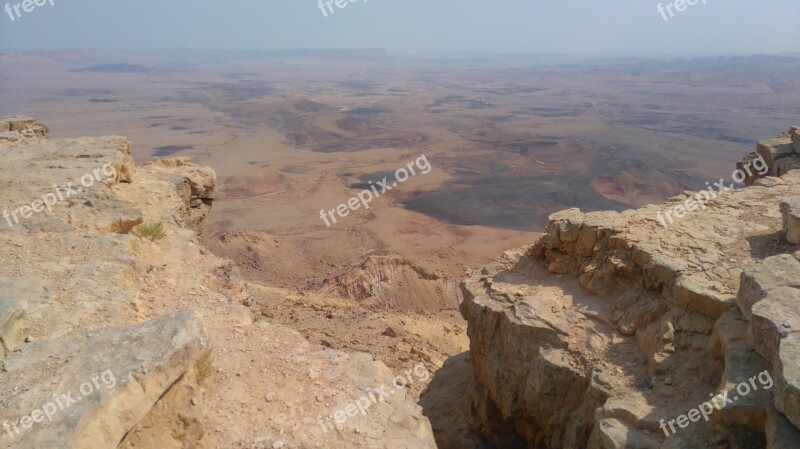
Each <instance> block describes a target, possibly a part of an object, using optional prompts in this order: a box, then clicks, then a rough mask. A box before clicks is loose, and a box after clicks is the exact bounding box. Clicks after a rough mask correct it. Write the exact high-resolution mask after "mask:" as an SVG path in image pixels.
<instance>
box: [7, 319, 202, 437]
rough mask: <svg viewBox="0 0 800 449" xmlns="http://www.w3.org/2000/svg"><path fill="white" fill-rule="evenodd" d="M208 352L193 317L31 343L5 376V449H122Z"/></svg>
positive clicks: (198, 322)
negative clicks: (138, 425)
mask: <svg viewBox="0 0 800 449" xmlns="http://www.w3.org/2000/svg"><path fill="white" fill-rule="evenodd" d="M207 346H208V338H207V336H206V331H205V328H204V325H203V323H202V321H201V320H200V318H199V317H198V316H197V315H196V314H195V313H194V312H177V313H173V314H170V315H166V316H163V317H161V318H157V319H155V320H152V321H148V322H145V323H141V324H136V325H132V326H127V327H110V328H104V329H101V330H96V331H93V332H91V333H83V334H77V335H74V336H70V337H67V338H62V339H58V340H44V341H39V342H34V343H30V344H26V345H24V346H22V347H21V348H19V350H18V351H17V352H15V353H13V354H12V356H11V357H9V358H8V359H6V360H5V362H4V364H3V371H2V373H1V374H0V386H2V387H0V406H2V407H0V410H2V411H1V412H0V414H2V415H3V416H2V417H1V418H2V420H8V422H9V423H12V424H13V425H12V426H11V427H10V429H11V430H6V433H5V434H4V435H2V438H5V439H6V441H5V442H4V444H3V447H5V448H8V449H39V448H44V447H58V448H63V449H97V448H113V447H117V445H118V444H119V442H120V441H121V440H122V439H123V437H125V435H126V433H127V432H128V431H129V430H130V429H131V428H132V427H133V426H134V425H135V424H136V423H137V422H139V421H140V420H141V419H142V418H143V417H144V416H145V415H146V414H147V413H148V412H149V411H150V410H151V408H152V407H153V405H154V404H155V403H156V402H157V401H158V400H159V398H161V397H162V395H164V394H165V393H166V392H168V391H169V390H170V388H171V387H172V386H173V385H175V383H176V382H177V381H179V380H180V379H182V378H183V376H185V375H186V374H187V372H189V371H190V370H191V369H192V368H193V366H194V363H195V361H196V360H197V359H198V357H199V356H200V355H201V354H202V353H203V352H204V350H205V349H206V348H207ZM56 399H58V401H56ZM31 420H33V422H31Z"/></svg>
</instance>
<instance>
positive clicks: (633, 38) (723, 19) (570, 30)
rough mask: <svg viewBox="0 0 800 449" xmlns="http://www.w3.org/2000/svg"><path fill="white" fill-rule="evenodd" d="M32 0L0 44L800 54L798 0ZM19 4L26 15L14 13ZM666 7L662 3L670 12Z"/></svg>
mask: <svg viewBox="0 0 800 449" xmlns="http://www.w3.org/2000/svg"><path fill="white" fill-rule="evenodd" d="M26 1H29V2H33V1H34V0H26ZM35 1H38V2H40V3H42V2H44V4H43V5H42V6H35V5H33V6H34V9H33V10H32V11H30V12H25V11H24V9H23V8H22V5H21V3H22V0H12V1H8V2H4V0H0V7H2V8H3V9H5V8H6V7H8V9H9V11H10V13H9V12H6V11H5V10H3V11H0V13H1V14H2V15H0V51H2V52H12V51H28V50H56V49H89V48H107V49H174V48H196V49H250V50H291V49H297V48H310V49H329V48H385V49H387V50H388V51H389V52H391V53H394V54H423V53H446V52H461V51H476V52H491V53H564V54H575V55H612V54H613V55H641V56H648V55H649V56H658V55H698V56H701V55H703V56H704V55H721V54H754V53H783V52H800V26H798V25H800V1H799V0H724V1H723V0H691V1H696V3H697V4H696V5H694V6H689V5H683V8H682V9H684V10H683V11H682V12H679V11H677V9H676V6H677V5H673V2H683V1H684V0H670V1H665V0H662V1H661V2H659V1H657V0H493V1H479V0H461V1H457V0H354V1H352V2H349V1H345V0H339V2H340V3H341V4H345V5H346V6H345V7H344V8H342V9H339V8H338V7H337V6H336V3H335V2H334V3H333V4H332V5H331V6H332V8H333V10H334V12H333V13H331V12H330V10H327V11H326V12H327V14H328V15H327V17H326V16H325V15H324V14H323V11H322V10H321V9H320V8H319V7H318V0H227V1H225V0H35ZM323 1H325V0H323ZM704 1H705V3H703V2H704ZM51 2H52V4H51ZM17 4H20V7H19V8H18V11H19V13H20V15H19V17H18V16H17V14H16V13H15V12H14V6H15V5H17ZM659 5H663V6H664V15H663V16H662V14H660V13H659V12H658V6H659ZM667 5H670V7H671V8H670V9H671V10H672V12H673V13H674V17H670V14H669V12H668V10H667V8H666V7H667ZM30 6H31V5H29V7H30ZM323 7H324V5H323ZM12 16H13V17H14V20H13V21H12V20H11V17H12ZM664 16H666V17H667V19H668V20H664Z"/></svg>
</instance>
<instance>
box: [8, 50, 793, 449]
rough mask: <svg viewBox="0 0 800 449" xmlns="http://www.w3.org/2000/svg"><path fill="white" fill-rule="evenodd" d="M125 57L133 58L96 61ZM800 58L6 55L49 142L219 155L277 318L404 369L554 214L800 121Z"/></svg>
mask: <svg viewBox="0 0 800 449" xmlns="http://www.w3.org/2000/svg"><path fill="white" fill-rule="evenodd" d="M110 60H114V61H124V62H125V63H126V64H130V65H123V64H120V65H114V66H106V67H103V66H100V67H97V66H98V64H101V63H105V62H107V61H110ZM85 67H89V69H88V70H81V71H77V70H76V69H81V68H85ZM799 69H800V63H798V59H791V58H780V57H763V58H759V57H751V58H734V57H731V58H722V59H709V60H674V61H671V62H660V61H654V60H653V61H649V60H633V59H613V60H611V59H609V60H602V61H601V60H598V61H591V62H587V61H579V60H575V61H571V60H566V61H560V62H558V63H556V62H553V61H549V60H548V61H544V62H540V61H527V60H518V59H515V58H508V59H500V60H499V61H492V62H487V61H483V60H480V59H479V60H467V59H466V57H464V58H461V57H456V56H453V58H452V60H447V62H442V61H437V62H434V61H432V60H426V59H422V58H405V59H404V58H395V57H390V56H388V55H386V54H384V53H382V52H380V51H365V52H363V53H359V52H354V53H347V54H344V55H340V54H337V53H333V54H327V53H321V54H313V55H306V54H295V53H286V54H256V53H248V52H242V53H240V54H223V53H215V52H198V53H196V54H195V53H186V54H183V53H182V54H180V55H172V54H169V53H164V54H155V55H145V54H139V53H135V52H131V53H113V54H109V53H107V52H59V53H28V54H5V55H2V56H0V73H2V74H3V75H2V79H1V80H0V81H1V82H2V85H0V86H2V87H0V105H1V106H0V109H2V110H1V111H0V115H6V114H16V113H20V114H27V115H31V116H35V117H36V118H37V119H38V120H39V121H40V122H41V123H45V124H47V125H48V126H49V127H50V129H51V130H52V131H51V135H50V136H51V138H62V137H79V136H95V135H108V134H117V135H123V136H127V137H130V139H131V140H132V142H133V157H134V159H135V160H136V162H137V163H143V162H146V161H148V160H151V159H153V158H156V157H167V156H169V157H176V156H185V157H188V158H190V159H191V160H192V162H194V163H196V164H198V165H201V166H210V167H213V168H214V170H216V173H217V176H218V180H219V186H220V196H219V198H217V199H216V200H215V201H214V207H213V209H212V212H211V215H210V216H209V217H208V219H207V220H206V222H205V224H204V227H203V238H204V242H205V244H206V245H207V246H208V247H209V248H210V249H211V251H212V252H214V253H215V254H217V255H220V256H222V257H226V258H229V259H232V260H233V261H235V262H236V263H237V265H238V266H239V268H240V269H241V271H242V272H243V273H244V275H245V277H246V278H247V280H248V281H249V282H250V283H251V284H252V287H253V289H254V290H255V291H256V292H257V293H258V295H257V306H258V308H260V310H261V316H260V317H259V319H263V320H270V321H274V322H277V323H280V324H285V325H287V326H289V327H291V328H293V329H296V330H298V331H299V332H301V333H302V334H303V335H304V336H305V337H307V338H308V339H309V341H311V342H312V343H322V344H323V345H324V346H327V347H332V348H336V349H344V350H348V351H351V350H352V351H364V352H368V353H371V354H373V355H374V356H375V357H377V358H379V359H380V360H382V361H383V362H385V363H386V364H387V365H388V366H389V367H390V368H392V369H394V370H397V371H401V370H404V369H405V368H406V367H407V366H408V365H409V364H410V363H412V361H413V362H424V363H427V364H430V365H431V366H434V367H436V368H438V367H441V365H442V364H443V363H444V361H445V360H446V359H448V358H450V357H452V356H455V355H458V354H461V353H464V352H465V351H467V350H468V344H469V342H468V339H467V336H466V323H465V322H464V320H463V319H462V318H461V316H460V314H459V312H458V304H459V301H460V299H461V298H460V295H461V292H460V291H459V289H458V284H459V283H460V282H461V281H462V280H463V279H464V278H465V277H466V276H467V275H468V274H469V273H470V272H471V271H472V270H474V269H475V268H476V267H479V266H481V265H483V264H486V263H488V262H489V261H491V260H493V259H494V258H496V257H497V256H498V255H499V254H501V253H502V252H503V251H505V250H508V249H511V248H517V247H520V246H522V245H526V244H531V243H532V242H533V241H534V240H535V239H536V237H537V236H538V235H539V233H540V232H541V231H542V230H543V227H544V225H545V224H546V223H547V217H548V216H549V215H550V214H551V213H554V212H556V211H559V210H562V209H567V208H571V207H579V208H580V209H581V210H582V211H595V210H618V211H621V210H624V209H628V208H631V207H637V206H642V205H645V204H652V203H661V202H663V201H664V200H665V199H667V198H669V197H672V196H674V195H677V194H680V193H682V192H683V191H685V190H702V189H704V188H705V183H706V182H707V181H708V182H714V181H717V180H719V179H720V178H724V179H726V180H728V179H730V176H731V171H732V168H733V167H734V166H735V163H736V161H738V160H740V159H741V157H742V155H743V154H746V153H748V152H750V151H752V149H753V147H754V145H755V141H756V140H758V139H760V138H768V137H769V136H772V135H775V134H776V133H777V132H780V131H782V130H783V129H784V128H785V127H786V125H787V124H790V123H795V122H797V121H798V120H797V117H798V112H800V111H798V108H797V105H799V104H800V79H799V78H798V77H797V74H798V70H799ZM720 74H724V75H725V76H720ZM421 156H425V157H426V159H427V161H429V162H430V166H431V170H430V172H429V173H426V174H423V173H417V174H416V175H415V176H412V177H410V178H409V179H408V180H407V181H405V182H397V186H396V187H394V188H392V189H391V191H390V192H387V193H386V195H385V196H382V197H381V198H378V199H376V200H374V201H373V202H372V203H371V204H370V208H369V210H364V209H363V208H362V209H360V210H358V211H355V212H353V213H350V214H349V216H347V217H342V218H339V221H338V222H337V223H333V224H332V225H331V226H327V225H326V223H325V222H324V221H323V220H322V219H321V218H320V211H321V210H325V211H328V210H332V209H335V208H336V207H337V206H338V205H340V204H343V203H346V202H347V201H348V199H349V198H351V197H353V196H355V195H357V194H358V193H359V192H360V191H362V190H363V189H365V188H368V186H369V182H370V181H373V182H374V181H380V180H382V179H383V178H384V177H388V179H389V181H393V179H394V178H393V177H394V173H395V171H396V170H397V169H399V168H402V167H406V166H407V164H408V163H409V162H412V161H415V160H417V159H418V158H420V157H421ZM395 181H396V180H395ZM376 285H378V286H380V288H379V289H376V288H375V286H376ZM456 365H457V364H453V365H451V369H465V368H464V367H462V366H460V365H457V366H456ZM460 387H463V386H458V385H454V386H452V388H454V389H457V388H460ZM422 388H423V386H419V387H418V388H417V389H416V390H415V391H414V394H417V395H418V394H419V393H420V392H421V390H422ZM453 397H459V396H458V395H455V394H454V395H453ZM463 401H464V404H463V405H461V406H460V407H468V405H466V396H465V395H464V396H463ZM437 425H438V428H437ZM450 425H453V424H450V423H434V429H435V430H441V429H442V428H444V427H447V426H450ZM449 433H450V434H457V433H458V432H457V431H454V430H452V429H450V431H449ZM465 438H466V437H465ZM465 444H466V443H465ZM470 444H475V445H476V446H475V447H479V446H477V445H478V444H479V443H476V442H473V443H470Z"/></svg>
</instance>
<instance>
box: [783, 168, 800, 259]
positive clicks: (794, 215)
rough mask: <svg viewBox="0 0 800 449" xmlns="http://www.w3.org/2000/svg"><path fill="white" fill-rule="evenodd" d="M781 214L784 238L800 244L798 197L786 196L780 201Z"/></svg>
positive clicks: (799, 201) (799, 204) (799, 205)
mask: <svg viewBox="0 0 800 449" xmlns="http://www.w3.org/2000/svg"><path fill="white" fill-rule="evenodd" d="M798 168H800V167H798ZM781 214H783V232H785V233H786V240H788V241H789V242H790V243H794V244H795V245H800V198H797V197H795V198H786V199H784V201H781Z"/></svg>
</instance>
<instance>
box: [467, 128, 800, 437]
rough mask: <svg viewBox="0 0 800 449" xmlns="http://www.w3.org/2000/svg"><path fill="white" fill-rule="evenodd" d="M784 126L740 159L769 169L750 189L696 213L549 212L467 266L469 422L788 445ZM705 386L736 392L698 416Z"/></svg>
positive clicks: (537, 433)
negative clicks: (532, 234) (544, 220)
mask: <svg viewBox="0 0 800 449" xmlns="http://www.w3.org/2000/svg"><path fill="white" fill-rule="evenodd" d="M797 132H798V128H797V127H795V128H793V129H792V130H791V131H790V133H787V134H783V135H781V136H779V138H778V139H773V140H769V141H764V142H760V143H759V145H758V153H757V155H753V154H751V155H748V157H747V158H745V161H743V162H742V163H740V167H742V164H745V163H748V161H752V160H754V159H755V158H757V157H758V156H759V155H760V156H761V157H763V159H764V160H765V162H766V163H767V165H768V170H769V173H768V176H767V177H764V178H763V179H758V176H754V177H753V179H750V180H749V181H748V183H749V184H752V186H751V187H747V188H744V189H725V190H724V191H722V192H718V193H715V194H714V195H708V196H709V198H708V201H707V202H704V203H703V204H699V203H698V202H695V203H694V206H693V208H690V207H689V205H690V204H691V199H692V198H693V197H694V196H695V194H694V193H692V192H687V193H686V194H684V195H681V196H679V197H675V198H672V199H670V201H669V202H668V203H667V204H666V205H663V206H656V205H649V206H645V207H642V208H640V209H636V210H628V211H625V212H622V213H617V212H593V213H582V212H580V211H579V210H577V209H571V210H567V211H563V212H559V213H557V214H554V215H552V216H551V217H550V222H549V224H548V226H547V229H546V233H545V235H543V236H542V237H541V238H540V239H539V240H538V241H537V242H536V244H535V245H533V246H531V247H526V248H521V249H518V250H514V251H509V252H507V253H505V254H504V255H503V256H502V257H501V258H500V259H498V260H496V261H495V262H493V263H492V264H489V265H487V266H486V267H484V268H482V269H480V270H477V271H476V272H474V273H473V274H472V275H471V276H470V277H469V278H468V279H467V280H466V281H465V282H464V283H463V284H462V289H463V290H464V295H465V300H464V302H463V303H462V305H461V312H462V315H463V316H464V318H465V319H467V320H468V322H469V329H468V334H469V337H470V342H471V349H470V352H471V357H472V364H473V367H474V370H475V375H474V379H473V383H472V387H471V400H472V408H473V413H474V414H475V416H476V422H475V426H474V427H475V429H476V430H477V431H478V432H480V434H481V435H483V436H484V437H486V438H487V439H489V440H490V441H492V442H493V443H494V444H495V445H497V446H498V447H530V448H537V449H538V448H547V449H551V448H552V449H560V448H564V449H567V448H575V449H577V448H590V449H611V448H615V449H616V448H664V449H667V448H670V449H672V448H701V447H702V448H723V447H732V448H793V447H798V445H800V421H798V418H799V417H800V416H799V415H798V411H800V402H799V401H798V399H799V398H800V396H799V395H798V392H799V391H800V390H799V388H800V376H799V375H798V374H799V373H800V346H798V343H797V341H796V337H797V335H796V332H797V329H800V315H798V310H800V307H799V305H800V302H798V301H800V296H798V295H800V263H798V258H799V257H800V252H798V249H800V248H798V247H797V246H795V245H793V243H796V241H795V240H794V238H795V237H794V236H795V234H794V232H795V231H794V230H796V224H795V221H794V220H796V218H797V217H796V207H795V206H794V205H793V203H794V199H797V198H799V197H800V170H796V171H791V170H789V171H788V172H785V173H782V176H781V177H774V176H769V174H778V173H779V172H781V170H783V169H781V168H780V167H782V165H781V161H783V160H786V159H792V158H794V157H797V153H795V150H796V149H797V147H798V145H797V144H798V141H797ZM792 138H794V139H795V140H792ZM687 200H689V201H688V202H687ZM781 201H784V205H783V206H782V205H781ZM678 207H681V208H683V210H682V211H681V210H680V209H678ZM668 210H669V211H671V212H673V215H672V216H671V218H669V219H665V218H664V217H665V216H667V215H666V212H667V211H668ZM782 211H783V213H782ZM676 212H680V213H676ZM742 385H744V386H742ZM745 390H746V392H745ZM717 395H724V396H725V397H728V398H729V399H733V398H735V399H733V402H732V403H730V402H728V401H726V402H724V404H726V406H724V407H722V408H717V407H714V410H713V413H711V410H709V412H710V413H707V414H706V416H708V417H709V420H708V422H706V420H705V419H704V418H703V415H702V414H700V412H699V410H695V411H694V412H690V410H692V409H699V408H700V407H702V405H703V404H704V403H705V404H708V402H707V401H709V400H710V399H709V398H710V397H712V396H714V397H715V398H719V402H720V403H723V402H722V399H721V398H722V396H717ZM709 407H710V405H709ZM687 413H688V418H687V417H686V416H683V417H682V418H680V417H681V416H682V415H687Z"/></svg>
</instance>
